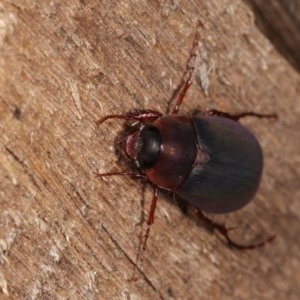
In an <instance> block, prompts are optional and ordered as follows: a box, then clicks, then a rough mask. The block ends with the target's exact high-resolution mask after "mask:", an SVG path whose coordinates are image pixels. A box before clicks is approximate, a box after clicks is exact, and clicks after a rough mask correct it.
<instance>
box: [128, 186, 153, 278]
mask: <svg viewBox="0 0 300 300" xmlns="http://www.w3.org/2000/svg"><path fill="white" fill-rule="evenodd" d="M157 194H158V187H157V186H153V196H152V201H151V206H150V211H149V215H148V219H147V223H146V224H147V228H146V231H145V234H144V235H143V236H142V238H141V239H140V243H139V251H138V255H137V257H136V264H135V268H134V272H133V276H132V278H131V279H130V281H137V279H138V277H137V274H136V273H137V271H138V269H139V270H140V269H141V267H142V263H143V259H144V255H145V251H146V247H147V241H148V238H149V234H150V228H151V225H152V224H153V222H154V213H155V208H156V203H157Z"/></svg>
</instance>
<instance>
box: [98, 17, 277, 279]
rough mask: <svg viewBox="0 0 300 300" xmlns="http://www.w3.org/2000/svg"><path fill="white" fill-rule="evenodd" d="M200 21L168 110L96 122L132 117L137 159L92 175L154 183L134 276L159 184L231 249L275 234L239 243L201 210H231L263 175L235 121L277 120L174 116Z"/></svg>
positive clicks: (249, 138)
mask: <svg viewBox="0 0 300 300" xmlns="http://www.w3.org/2000/svg"><path fill="white" fill-rule="evenodd" d="M200 26H202V24H201V23H200V22H199V26H198V30H197V33H196V36H195V40H194V43H193V48H192V51H191V54H190V58H189V61H188V64H187V66H188V67H187V70H186V73H185V74H184V76H183V78H184V80H183V83H182V85H181V88H180V90H179V95H178V97H177V100H176V104H175V107H174V109H173V110H172V112H171V114H169V115H164V114H162V113H160V112H158V111H153V110H137V111H135V112H133V113H128V114H115V115H108V116H106V117H104V118H102V119H100V120H99V121H97V122H96V124H97V125H100V124H102V123H103V122H104V121H107V120H109V119H123V120H125V121H128V122H129V121H130V122H133V123H132V124H131V126H132V128H133V132H132V133H130V134H129V135H128V136H127V137H126V140H125V143H124V151H125V153H126V154H127V156H128V157H129V158H130V159H131V160H132V161H133V162H134V164H135V170H133V171H130V172H109V173H101V174H100V173H96V177H105V176H113V175H128V176H132V177H133V178H140V179H144V180H145V181H146V182H148V183H150V184H151V185H152V187H153V197H152V202H151V208H150V212H149V216H148V219H147V229H146V232H145V235H144V236H143V239H142V240H141V246H140V249H141V250H140V251H139V253H138V256H137V263H136V267H135V271H134V275H133V279H136V271H137V268H140V267H141V264H142V260H143V255H144V252H145V250H146V244H147V239H148V237H149V232H150V226H151V225H152V224H153V221H154V212H155V207H156V202H157V194H158V190H159V189H164V190H167V191H170V192H172V193H173V195H174V196H177V197H179V198H180V199H183V200H184V201H185V202H186V203H187V204H188V206H190V207H191V208H192V209H193V212H194V213H195V214H196V215H197V216H198V217H199V218H200V219H202V220H203V221H205V222H206V223H208V224H209V225H210V226H212V227H213V228H215V229H216V230H217V231H218V232H219V233H220V234H222V235H223V236H224V237H225V239H226V240H227V242H228V244H229V245H230V246H233V247H234V248H238V249H254V248H257V247H261V246H264V245H265V244H266V243H268V242H271V241H272V240H273V239H274V238H275V235H273V236H271V237H269V238H268V239H266V240H264V241H262V242H259V243H256V244H252V245H242V244H239V243H237V242H235V241H233V240H232V239H231V238H230V237H229V234H228V233H229V231H230V230H231V229H233V228H226V227H225V226H224V225H223V224H219V223H217V222H215V221H213V220H211V219H209V218H208V217H206V216H205V215H204V214H203V213H202V211H204V212H209V213H215V214H222V213H229V212H233V211H236V210H238V209H240V208H242V207H243V206H245V205H246V204H247V203H248V202H249V201H251V200H252V199H253V197H254V195H255V193H256V192H257V189H258V186H259V183H260V180H261V175H262V168H263V155H262V150H261V147H260V145H259V142H258V140H257V139H256V137H255V136H254V135H253V134H252V133H251V132H250V131H249V130H248V129H247V128H246V127H244V126H243V125H241V124H240V123H239V122H238V121H239V119H241V118H243V117H246V116H253V117H257V118H275V119H276V118H277V115H276V114H259V113H255V112H244V113H239V114H229V113H225V112H221V111H218V110H209V111H207V112H204V113H202V114H201V115H199V116H187V115H178V111H179V108H180V106H181V104H182V102H183V99H184V96H185V94H186V92H187V90H188V88H189V87H190V85H191V83H192V81H191V78H192V73H193V70H194V64H195V57H196V49H197V47H198V42H199V38H200V34H199V27H200Z"/></svg>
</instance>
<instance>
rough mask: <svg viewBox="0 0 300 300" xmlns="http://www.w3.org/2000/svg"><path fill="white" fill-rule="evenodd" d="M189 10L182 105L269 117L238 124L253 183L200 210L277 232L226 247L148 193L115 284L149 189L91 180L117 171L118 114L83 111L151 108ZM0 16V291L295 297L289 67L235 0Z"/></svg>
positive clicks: (44, 4) (299, 213)
mask: <svg viewBox="0 0 300 300" xmlns="http://www.w3.org/2000/svg"><path fill="white" fill-rule="evenodd" d="M102 2H103V3H102ZM106 3H109V4H106ZM199 18H200V19H201V20H202V21H203V23H204V27H205V28H204V29H203V31H202V38H201V44H200V47H199V56H198V59H197V62H196V69H197V70H196V71H197V72H195V73H196V74H195V78H194V84H193V85H192V87H191V88H190V90H189V92H188V95H187V97H186V99H185V102H184V105H183V106H182V111H181V112H182V113H187V112H189V111H191V110H193V109H209V108H216V109H219V110H224V111H229V112H240V111H245V110H246V111H247V110H248V111H249V110H255V111H258V112H274V111H275V112H277V113H278V114H279V116H280V120H279V121H278V122H274V121H267V120H261V121H260V120H255V119H251V118H250V119H245V120H244V121H243V123H244V124H246V125H247V126H249V127H250V128H251V129H252V130H253V132H255V134H256V136H257V137H258V138H259V140H260V142H261V145H262V147H263V150H264V155H265V169H264V174H263V180H262V183H261V187H260V190H259V193H258V194H257V196H256V198H255V199H254V201H253V202H252V203H251V204H250V205H249V206H247V207H246V208H244V209H243V210H241V211H239V212H237V213H235V214H231V215H229V216H215V217H214V218H215V220H218V221H226V223H227V224H228V225H230V226H234V225H238V229H237V230H236V231H235V232H234V233H233V235H234V237H235V238H236V239H237V240H239V241H245V242H247V241H248V242H251V241H257V240H259V239H261V238H263V237H266V236H268V235H270V234H273V233H276V234H277V239H276V240H275V241H274V243H272V244H271V245H268V246H266V247H265V248H262V249H257V250H253V251H244V252H239V251H234V250H231V249H229V248H228V247H226V245H225V244H224V243H223V241H222V239H221V238H220V237H219V236H218V235H216V234H212V233H211V232H210V231H209V230H207V229H206V228H204V227H203V224H201V223H200V222H198V221H197V220H195V219H194V218H193V217H191V216H185V215H183V214H182V213H181V211H180V209H179V208H178V207H177V206H176V205H175V204H174V203H173V202H172V200H170V199H167V198H166V197H165V196H163V195H160V198H159V203H158V207H157V210H156V220H155V224H154V225H153V226H152V229H151V235H150V238H149V243H148V249H147V252H146V256H145V259H144V262H143V268H142V271H141V273H139V278H140V279H139V280H138V281H137V282H136V283H133V282H129V281H128V280H127V279H129V278H130V277H131V276H132V274H133V270H134V262H135V258H136V254H137V247H138V242H139V237H140V234H141V225H140V224H141V222H142V219H143V216H144V214H143V211H145V214H147V211H148V207H149V205H150V200H151V189H150V188H148V187H146V188H143V187H142V185H141V184H140V183H139V182H137V181H133V180H132V179H130V178H120V177H114V178H110V179H107V180H97V179H95V178H94V176H93V172H94V171H99V172H104V171H109V170H120V169H122V164H119V163H118V161H117V156H116V155H115V153H114V147H113V143H114V137H115V136H116V134H117V133H118V132H119V131H120V130H121V128H122V127H121V124H120V122H117V121H112V122H108V123H107V124H104V125H103V126H101V127H100V128H99V129H97V128H95V126H94V121H95V120H97V119H99V118H100V117H102V116H104V115H106V114H110V113H116V112H117V113H122V112H126V111H128V110H132V109H134V108H149V109H156V110H160V111H162V112H165V111H166V110H167V108H168V103H169V102H170V100H171V99H172V95H173V94H174V91H175V90H176V88H177V87H178V84H179V83H180V80H181V77H182V74H183V72H184V70H185V64H186V61H187V58H188V56H189V51H190V49H191V45H192V41H193V36H194V33H195V30H196V24H197V21H198V19H199ZM0 22H1V23H0V136H1V143H0V210H1V211H0V298H3V299H291V300H293V299H299V298H298V297H299V294H300V259H299V251H300V249H299V248H300V241H299V234H300V231H299V219H300V205H299V199H300V182H299V178H300V156H299V149H300V139H299V128H300V103H299V96H300V89H299V87H300V78H299V74H298V73H296V71H295V69H294V68H293V67H291V65H290V64H289V63H288V62H287V61H286V60H285V58H283V57H282V56H281V54H279V53H278V52H277V50H276V49H275V47H274V46H273V45H272V44H271V43H270V42H269V41H268V40H267V39H266V37H264V36H263V35H262V33H261V32H260V31H259V30H258V29H257V28H256V27H255V19H254V15H253V13H252V12H251V10H250V8H249V7H248V6H247V5H245V4H244V3H243V2H240V1H233V0H230V1H229V0H228V1H223V0H222V1H221V0H213V1H181V2H179V1H148V2H146V1H92V0H90V1H86V0H84V1H72V0H68V1H56V0H55V1H51V3H49V1H44V0H41V1H30V0H28V1H23V2H22V4H20V5H17V4H12V2H9V1H2V2H1V3H0ZM199 74H201V76H199ZM199 78H200V79H199Z"/></svg>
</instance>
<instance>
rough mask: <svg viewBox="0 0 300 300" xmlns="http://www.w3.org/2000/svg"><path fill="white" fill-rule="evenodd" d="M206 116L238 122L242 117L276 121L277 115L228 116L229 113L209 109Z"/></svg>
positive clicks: (241, 114) (249, 114) (247, 114)
mask: <svg viewBox="0 0 300 300" xmlns="http://www.w3.org/2000/svg"><path fill="white" fill-rule="evenodd" d="M206 115H208V116H220V117H225V118H228V119H232V120H234V121H238V120H239V119H241V118H244V117H256V118H259V119H264V118H267V119H278V116H277V114H259V113H256V112H252V111H250V112H243V113H238V114H229V113H226V112H223V111H219V110H216V109H211V110H208V111H207V112H206Z"/></svg>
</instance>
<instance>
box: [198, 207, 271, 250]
mask: <svg viewBox="0 0 300 300" xmlns="http://www.w3.org/2000/svg"><path fill="white" fill-rule="evenodd" d="M194 212H195V214H196V216H197V217H198V218H199V219H201V220H203V221H204V222H205V223H206V224H208V225H209V226H211V227H213V228H214V229H216V230H217V231H218V232H219V233H220V234H221V235H223V237H224V238H225V239H226V241H227V244H228V245H229V246H231V247H233V248H235V249H238V250H250V249H256V248H260V247H263V246H265V245H266V244H268V243H271V242H272V241H273V240H274V239H275V237H276V235H272V236H270V237H269V238H267V239H265V240H263V241H261V242H258V243H255V244H250V245H243V244H239V243H237V242H235V241H234V240H232V239H231V237H230V236H229V231H231V230H234V229H236V227H229V228H226V227H225V225H223V224H220V223H217V222H215V221H214V220H212V219H210V218H208V217H206V216H205V215H204V214H203V213H202V211H201V210H199V209H194Z"/></svg>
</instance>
